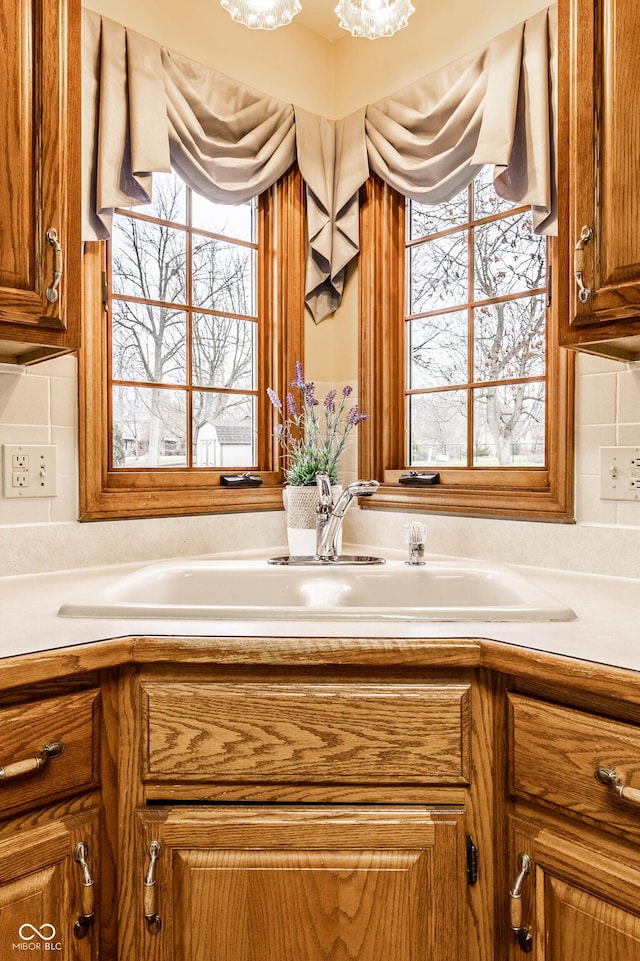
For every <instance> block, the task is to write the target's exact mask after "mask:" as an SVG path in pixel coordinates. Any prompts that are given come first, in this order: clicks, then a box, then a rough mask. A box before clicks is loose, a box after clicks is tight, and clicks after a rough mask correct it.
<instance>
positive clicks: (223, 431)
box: [193, 391, 256, 467]
mask: <svg viewBox="0 0 640 961" xmlns="http://www.w3.org/2000/svg"><path fill="white" fill-rule="evenodd" d="M255 450H256V410H255V398H254V397H249V396H247V395H246V394H219V393H216V392H215V391H206V392H205V391H195V392H194V395H193V462H194V466H197V467H252V466H254V464H255V460H256V457H255Z"/></svg>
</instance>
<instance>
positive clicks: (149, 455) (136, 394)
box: [112, 387, 187, 468]
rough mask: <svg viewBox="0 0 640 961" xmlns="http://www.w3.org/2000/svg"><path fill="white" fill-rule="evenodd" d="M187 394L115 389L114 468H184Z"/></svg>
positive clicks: (127, 388) (131, 388)
mask: <svg viewBox="0 0 640 961" xmlns="http://www.w3.org/2000/svg"><path fill="white" fill-rule="evenodd" d="M185 397H186V395H185V392H184V391H179V390H162V389H159V388H153V387H114V388H113V393H112V402H113V425H112V444H113V446H112V456H113V466H114V467H136V468H146V467H184V466H185V464H186V445H187V432H186V424H187V420H186V406H185Z"/></svg>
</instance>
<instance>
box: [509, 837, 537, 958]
mask: <svg viewBox="0 0 640 961" xmlns="http://www.w3.org/2000/svg"><path fill="white" fill-rule="evenodd" d="M519 869H520V870H519V873H518V877H517V878H516V879H515V881H514V882H513V887H512V888H511V890H510V891H509V899H510V900H509V915H510V919H511V929H512V931H513V932H514V933H515V934H516V936H517V938H518V944H519V945H520V947H521V949H522V950H523V951H525V952H526V953H527V954H528V953H529V951H531V949H532V948H533V938H532V937H531V932H530V931H529V929H528V928H526V927H524V926H523V924H522V885H523V883H524V879H525V878H526V876H527V874H528V873H529V871H530V870H531V858H530V857H529V855H528V854H521V855H520V858H519Z"/></svg>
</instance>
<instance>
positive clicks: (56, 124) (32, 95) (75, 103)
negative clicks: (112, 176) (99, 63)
mask: <svg viewBox="0 0 640 961" xmlns="http://www.w3.org/2000/svg"><path fill="white" fill-rule="evenodd" d="M79 7H80V5H79V2H78V0H2V3H1V4H0V36H1V37H2V49H3V54H2V58H0V81H1V84H2V90H3V96H2V98H0V360H19V361H20V362H21V363H29V362H32V361H34V360H39V359H42V358H44V357H47V356H52V355H55V354H59V353H63V352H65V351H67V350H71V349H74V348H75V347H77V346H78V331H79V321H80V315H79V305H80V254H81V251H80V201H79V194H80V76H79V67H80V9H79Z"/></svg>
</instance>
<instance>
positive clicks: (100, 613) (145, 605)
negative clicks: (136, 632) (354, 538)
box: [58, 560, 575, 621]
mask: <svg viewBox="0 0 640 961" xmlns="http://www.w3.org/2000/svg"><path fill="white" fill-rule="evenodd" d="M58 613H59V614H61V615H63V616H68V617H145V618H174V619H175V618H178V619H193V618H196V619H198V618H199V619H212V618H213V619H226V620H247V619H254V620H255V619H259V620H273V619H284V620H314V621H315V620H323V619H333V620H343V619H345V618H346V619H354V618H355V619H361V620H382V619H384V620H398V621H555V620H561V621H564V620H571V619H572V618H574V617H575V614H574V612H573V611H572V610H571V609H570V608H568V607H566V606H564V605H562V604H561V603H558V602H557V601H556V600H555V599H554V598H553V597H550V596H549V595H548V594H546V593H544V592H542V591H540V590H539V589H538V588H536V587H535V586H534V585H533V584H531V583H530V582H529V581H528V580H527V579H526V578H525V577H523V576H522V575H521V574H519V573H518V572H516V571H514V570H511V568H509V567H506V566H502V565H499V564H485V563H481V562H475V561H468V562H467V561H457V560H456V561H440V560H439V561H430V562H428V563H427V564H425V565H424V566H423V567H410V566H409V565H407V564H404V563H403V562H402V561H389V562H387V563H386V564H384V565H382V566H353V567H351V566H348V565H347V566H341V565H332V564H321V565H320V566H318V565H315V566H314V565H309V566H305V565H294V566H277V565H276V566H272V565H269V564H268V563H267V562H266V561H209V560H175V561H164V562H161V563H157V564H150V565H148V566H147V567H144V568H141V569H140V570H138V571H135V572H133V573H130V574H126V575H124V576H123V577H122V578H120V580H117V581H115V582H114V583H113V584H112V585H111V586H109V587H107V588H105V589H104V590H102V591H101V592H99V593H96V595H94V596H87V597H81V598H78V599H77V600H75V601H73V602H71V603H68V604H63V605H62V607H61V608H60V610H59V612H58Z"/></svg>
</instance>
